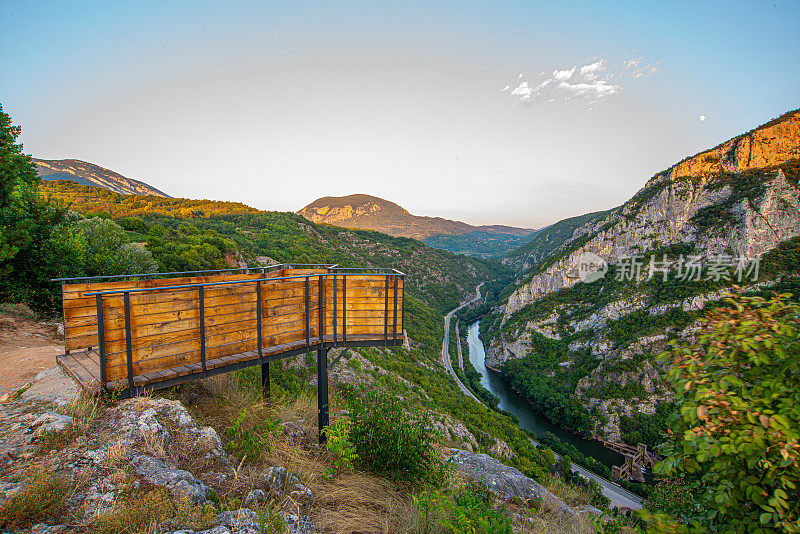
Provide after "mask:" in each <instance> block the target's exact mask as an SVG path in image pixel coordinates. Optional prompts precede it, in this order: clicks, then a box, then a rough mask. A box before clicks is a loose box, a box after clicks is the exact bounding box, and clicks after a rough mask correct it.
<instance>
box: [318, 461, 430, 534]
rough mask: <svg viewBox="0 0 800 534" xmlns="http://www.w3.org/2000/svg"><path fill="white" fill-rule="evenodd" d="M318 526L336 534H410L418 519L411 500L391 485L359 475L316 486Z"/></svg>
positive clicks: (345, 476) (339, 478)
mask: <svg viewBox="0 0 800 534" xmlns="http://www.w3.org/2000/svg"><path fill="white" fill-rule="evenodd" d="M311 490H312V491H314V494H315V495H317V499H318V502H317V507H316V509H315V513H314V514H313V516H314V517H313V519H314V524H315V525H316V526H317V528H319V529H320V530H322V531H325V532H332V533H335V534H350V533H352V532H375V533H392V532H398V533H400V532H410V531H413V530H415V525H416V522H417V515H416V513H415V511H414V508H413V505H412V502H411V496H410V495H409V494H408V493H407V492H406V491H403V490H402V489H400V488H398V487H396V486H395V485H394V484H392V483H391V482H389V481H387V480H385V479H382V478H378V477H375V476H372V475H370V474H368V473H364V472H361V471H355V472H353V473H343V474H340V475H339V476H337V477H336V478H334V479H331V480H320V481H318V482H317V483H315V484H312V487H311Z"/></svg>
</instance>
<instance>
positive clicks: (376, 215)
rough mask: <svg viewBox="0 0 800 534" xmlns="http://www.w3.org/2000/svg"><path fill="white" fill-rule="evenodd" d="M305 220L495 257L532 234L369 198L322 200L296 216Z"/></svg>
mask: <svg viewBox="0 0 800 534" xmlns="http://www.w3.org/2000/svg"><path fill="white" fill-rule="evenodd" d="M297 213H298V214H299V215H302V216H303V217H305V218H306V219H308V220H310V221H313V222H316V223H324V224H332V225H335V226H341V227H344V228H358V229H362V230H377V231H378V232H383V233H385V234H389V235H393V236H396V237H411V238H414V239H420V240H424V241H425V242H426V243H427V244H429V245H430V246H434V247H436V248H441V249H444V250H449V251H451V252H456V253H462V254H467V255H474V256H482V257H497V256H501V255H503V254H504V253H505V252H507V251H509V250H512V249H513V248H516V247H517V246H519V245H520V244H521V243H523V242H524V239H525V237H527V236H529V235H530V234H531V233H532V232H533V231H534V230H532V229H530V228H516V227H513V226H502V225H489V226H472V225H470V224H467V223H465V222H461V221H451V220H449V219H443V218H441V217H423V216H418V215H412V214H411V213H409V212H408V211H407V210H405V209H403V208H402V207H400V206H398V205H397V204H395V203H394V202H390V201H388V200H384V199H382V198H378V197H374V196H371V195H363V194H357V195H347V196H344V197H323V198H320V199H317V200H315V201H314V202H312V203H311V204H309V205H307V206H306V207H304V208H303V209H301V210H299V211H298V212H297Z"/></svg>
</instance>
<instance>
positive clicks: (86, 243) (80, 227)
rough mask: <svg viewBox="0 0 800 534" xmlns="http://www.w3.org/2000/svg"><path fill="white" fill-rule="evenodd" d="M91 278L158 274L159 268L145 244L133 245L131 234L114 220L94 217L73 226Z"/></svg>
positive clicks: (83, 260)
mask: <svg viewBox="0 0 800 534" xmlns="http://www.w3.org/2000/svg"><path fill="white" fill-rule="evenodd" d="M71 228H72V230H73V232H74V234H75V241H76V243H77V244H78V247H79V249H80V251H81V253H82V254H81V260H82V263H83V272H84V273H85V274H86V275H88V276H105V275H115V274H137V273H152V272H156V270H157V269H158V265H157V264H156V262H155V260H154V259H153V256H152V254H151V253H150V251H149V250H147V249H146V248H145V247H144V246H143V245H141V244H139V243H131V242H129V238H128V234H127V233H126V232H125V230H124V229H123V228H122V226H120V225H118V224H117V223H115V222H114V221H112V220H109V219H101V218H100V217H94V218H92V219H82V220H79V221H77V222H76V223H75V224H73V225H71Z"/></svg>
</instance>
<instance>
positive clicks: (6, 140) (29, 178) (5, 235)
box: [0, 104, 38, 274]
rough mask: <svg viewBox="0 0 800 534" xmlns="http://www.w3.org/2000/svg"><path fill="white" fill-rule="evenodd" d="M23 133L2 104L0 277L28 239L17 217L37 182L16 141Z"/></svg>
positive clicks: (29, 162)
mask: <svg viewBox="0 0 800 534" xmlns="http://www.w3.org/2000/svg"><path fill="white" fill-rule="evenodd" d="M21 132H22V130H21V128H20V127H19V126H12V124H11V117H10V116H9V115H8V114H7V113H5V112H4V111H3V105H2V104H0V214H2V219H1V220H0V274H7V273H8V272H9V271H10V270H11V266H10V265H8V264H7V263H5V262H6V261H7V260H9V259H11V258H12V257H13V256H14V255H15V254H16V253H17V252H18V251H19V248H18V246H19V245H20V244H21V243H23V242H24V241H25V239H26V238H27V229H28V228H27V226H28V225H27V224H25V221H22V220H19V218H18V217H15V216H14V215H15V213H14V212H15V211H16V210H17V209H18V208H19V206H18V205H17V204H18V203H19V201H20V195H21V194H23V191H24V190H25V189H27V188H30V187H33V186H35V185H36V183H37V181H38V176H37V174H36V168H35V167H34V165H33V161H32V160H31V157H30V156H28V155H25V154H23V153H22V143H17V138H18V137H19V135H20V133H21Z"/></svg>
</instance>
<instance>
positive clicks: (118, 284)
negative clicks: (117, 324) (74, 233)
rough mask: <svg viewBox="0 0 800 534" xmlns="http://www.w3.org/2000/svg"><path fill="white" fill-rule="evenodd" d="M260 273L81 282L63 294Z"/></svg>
mask: <svg viewBox="0 0 800 534" xmlns="http://www.w3.org/2000/svg"><path fill="white" fill-rule="evenodd" d="M261 277H262V276H261V274H260V273H241V274H208V275H204V276H186V277H181V278H148V279H144V280H119V281H114V282H81V283H76V284H64V290H63V293H64V294H65V295H71V294H73V293H78V294H82V293H86V292H95V291H115V290H119V289H132V288H151V287H168V286H181V285H187V284H204V283H213V282H233V281H239V280H256V279H259V278H261Z"/></svg>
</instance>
